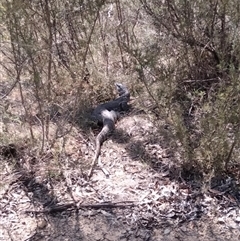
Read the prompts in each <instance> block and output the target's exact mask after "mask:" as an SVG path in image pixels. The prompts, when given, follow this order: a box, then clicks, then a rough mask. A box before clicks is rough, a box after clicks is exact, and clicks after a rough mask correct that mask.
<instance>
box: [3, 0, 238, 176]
mask: <svg viewBox="0 0 240 241" xmlns="http://www.w3.org/2000/svg"><path fill="white" fill-rule="evenodd" d="M0 17H1V22H2V24H1V35H0V38H1V40H0V41H1V48H0V52H1V56H2V57H1V62H0V64H1V68H2V72H3V73H4V75H5V76H7V83H8V86H10V87H8V90H9V91H7V92H6V93H5V95H6V96H7V95H8V94H9V93H10V92H11V91H12V89H14V88H15V89H18V91H19V93H20V96H21V108H20V110H21V113H22V114H23V115H24V116H25V119H24V120H25V122H26V123H28V127H29V130H30V132H29V133H30V139H32V140H34V139H35V134H34V131H33V129H32V124H31V121H30V117H31V116H32V115H33V114H35V115H37V117H38V121H39V122H40V123H41V126H42V136H41V150H42V151H43V150H44V148H45V145H46V142H47V141H48V133H49V122H50V121H51V120H52V118H53V116H54V115H56V114H58V112H61V114H62V112H64V113H65V112H66V110H68V111H69V115H68V117H67V118H70V117H69V116H73V117H74V115H76V110H79V109H80V110H81V109H84V108H85V107H88V106H90V105H92V104H95V103H97V102H100V101H103V100H107V99H109V98H110V96H111V95H112V93H111V89H110V88H109V85H110V84H112V83H113V82H114V81H120V82H121V81H122V82H125V83H127V84H128V85H129V87H130V88H131V89H132V92H133V93H134V94H135V95H136V96H137V95H140V97H139V99H140V101H141V100H143V98H145V97H146V94H147V96H148V98H149V99H150V100H151V101H152V102H153V103H154V104H155V105H156V108H155V112H156V109H157V111H158V114H159V115H162V116H164V117H166V118H167V119H168V120H170V121H171V123H172V125H173V126H174V134H175V136H176V141H179V142H180V143H181V147H182V148H181V149H182V154H183V163H184V165H185V164H186V163H191V165H190V166H194V167H199V168H201V170H202V171H204V172H212V171H214V172H222V171H229V169H231V167H233V166H234V165H236V164H238V163H239V128H240V124H239V123H240V122H239V116H240V115H239V114H240V97H239V93H240V92H239V91H240V82H239V59H240V43H239V41H240V40H239V31H240V29H239V23H240V2H239V1H237V0H233V1H227V0H222V1H218V0H211V1H203V0H196V1H188V0H169V1H165V0H130V1H128V0H125V1H120V0H108V1H107V0H96V1H85V0H80V1H74V0H63V1H51V0H34V1H11V0H3V1H2V2H1V4H0ZM2 82H3V80H2ZM4 83H6V81H5V80H4ZM145 93H146V94H145ZM94 96H98V97H97V99H96V98H95V99H94ZM141 104H143V103H142V102H141ZM142 107H143V106H142ZM4 108H5V110H6V106H5V107H4ZM80 115H81V111H80ZM61 127H62V126H61ZM70 128H71V127H70ZM64 133H67V132H64Z"/></svg>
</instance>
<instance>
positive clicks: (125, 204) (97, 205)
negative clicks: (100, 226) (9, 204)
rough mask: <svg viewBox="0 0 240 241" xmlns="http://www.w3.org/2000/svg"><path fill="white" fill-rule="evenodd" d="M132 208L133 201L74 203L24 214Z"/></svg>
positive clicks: (29, 211) (28, 211)
mask: <svg viewBox="0 0 240 241" xmlns="http://www.w3.org/2000/svg"><path fill="white" fill-rule="evenodd" d="M132 206H134V201H123V202H115V203H112V202H104V203H95V204H76V203H66V204H60V205H54V206H51V207H48V208H45V209H43V210H39V211H35V210H27V211H25V213H33V214H39V213H48V214H49V213H56V212H62V211H66V210H79V209H86V208H92V209H101V208H127V207H132Z"/></svg>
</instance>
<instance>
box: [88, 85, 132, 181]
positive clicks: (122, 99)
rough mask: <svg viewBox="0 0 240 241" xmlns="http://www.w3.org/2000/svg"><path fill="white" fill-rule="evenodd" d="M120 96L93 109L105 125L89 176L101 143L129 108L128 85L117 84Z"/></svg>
mask: <svg viewBox="0 0 240 241" xmlns="http://www.w3.org/2000/svg"><path fill="white" fill-rule="evenodd" d="M115 86H116V88H117V91H118V94H119V97H118V98H117V99H115V100H112V101H109V102H107V103H103V104H100V105H98V106H97V107H96V108H95V110H94V111H93V118H94V119H95V120H97V121H98V122H99V123H101V124H102V125H103V128H102V130H101V132H100V133H99V134H98V135H97V137H96V149H95V154H94V158H93V161H92V164H91V168H90V171H89V173H88V178H90V177H91V176H92V174H93V169H94V167H95V165H96V164H97V161H98V158H99V155H100V151H101V145H102V143H103V142H104V141H105V140H106V138H107V136H108V135H109V134H110V133H111V132H112V131H113V130H114V128H115V123H116V121H117V119H118V117H119V115H120V113H121V112H125V111H128V110H129V105H128V102H129V101H130V93H129V91H128V89H127V87H126V86H125V85H123V84H120V83H116V84H115Z"/></svg>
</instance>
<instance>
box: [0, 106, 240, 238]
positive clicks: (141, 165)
mask: <svg viewBox="0 0 240 241" xmlns="http://www.w3.org/2000/svg"><path fill="white" fill-rule="evenodd" d="M158 123H159V121H158ZM5 124H6V121H5ZM8 125H9V126H8ZM11 125H12V123H11ZM14 125H15V129H14V130H13V129H11V131H13V132H15V134H16V132H17V131H19V132H21V131H22V129H21V128H23V127H22V126H21V125H20V124H18V123H15V124H14ZM6 126H7V127H6V128H8V129H9V127H10V124H6ZM52 126H53V128H54V125H53V124H52ZM35 128H36V129H37V128H40V127H39V126H37V125H36V126H35ZM9 130H10V129H9ZM98 131H99V130H96V133H97V132H98ZM172 138H173V136H172V134H171V128H170V127H169V125H167V124H166V122H165V121H162V124H156V122H155V120H154V117H153V116H150V115H147V114H146V113H144V112H142V111H138V110H136V109H133V110H132V111H131V112H130V113H129V114H128V115H126V116H124V117H122V118H121V120H120V121H119V122H118V123H117V126H116V130H115V132H114V134H113V135H112V136H111V137H110V138H109V139H108V140H107V141H106V142H105V143H104V144H103V147H102V152H101V162H102V164H103V166H104V168H105V169H106V170H107V171H108V172H109V173H110V176H109V177H106V176H105V174H104V173H103V172H102V171H101V170H100V169H97V168H96V169H95V170H94V174H93V177H92V178H91V180H86V179H85V174H86V173H87V171H88V169H89V163H91V158H92V156H93V150H94V148H93V141H94V139H92V138H90V139H91V140H90V139H89V138H88V136H87V135H86V134H83V133H82V134H81V132H80V130H79V129H78V128H77V127H74V128H73V130H72V132H71V134H69V135H68V137H67V138H66V139H64V141H63V140H62V141H63V142H64V145H60V144H59V143H55V144H54V145H53V146H52V147H51V148H49V149H48V150H46V151H45V153H44V154H41V155H39V154H38V155H37V154H36V153H37V151H36V150H34V148H32V149H31V150H30V151H29V148H28V147H26V144H24V143H13V145H12V146H9V145H6V144H4V145H2V149H1V163H0V167H1V177H0V187H1V189H0V226H1V229H0V240H6V241H7V240H14V241H15V240H18V241H19V240H22V241H23V240H31V241H33V240H44V241H45V240H90V241H94V240H159V241H160V240H164V241H167V240H186V241H188V240H189V241H191V240H223V241H225V240H231V241H233V240H239V239H240V219H239V207H238V204H237V201H236V200H234V199H233V198H232V199H231V196H223V194H221V193H219V192H215V193H214V192H212V193H211V192H209V191H207V190H204V188H203V187H201V186H200V185H199V184H198V183H190V182H189V183H187V182H186V181H184V177H182V173H181V171H180V170H179V169H178V166H177V165H176V163H180V162H181V158H180V156H179V152H177V151H176V150H177V148H178V146H174V144H173V143H174V142H172ZM3 147H4V148H3ZM61 148H62V149H61ZM63 149H64V151H63ZM56 150H57V151H56ZM190 184H192V185H190ZM67 204H70V205H69V206H66V205H67ZM100 204H101V205H102V206H98V205H100ZM60 205H63V206H60ZM64 205H65V206H64ZM74 205H75V206H74ZM83 205H92V206H85V207H83ZM103 205H105V206H103ZM60 207H61V210H59V209H58V210H57V209H56V208H60ZM42 211H43V212H42Z"/></svg>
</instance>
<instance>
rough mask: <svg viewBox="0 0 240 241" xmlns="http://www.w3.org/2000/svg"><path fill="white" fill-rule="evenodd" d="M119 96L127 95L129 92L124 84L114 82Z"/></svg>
mask: <svg viewBox="0 0 240 241" xmlns="http://www.w3.org/2000/svg"><path fill="white" fill-rule="evenodd" d="M115 86H116V88H117V91H118V94H119V96H122V95H127V94H128V93H129V91H128V89H127V87H126V86H125V85H124V84H120V83H115Z"/></svg>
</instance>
